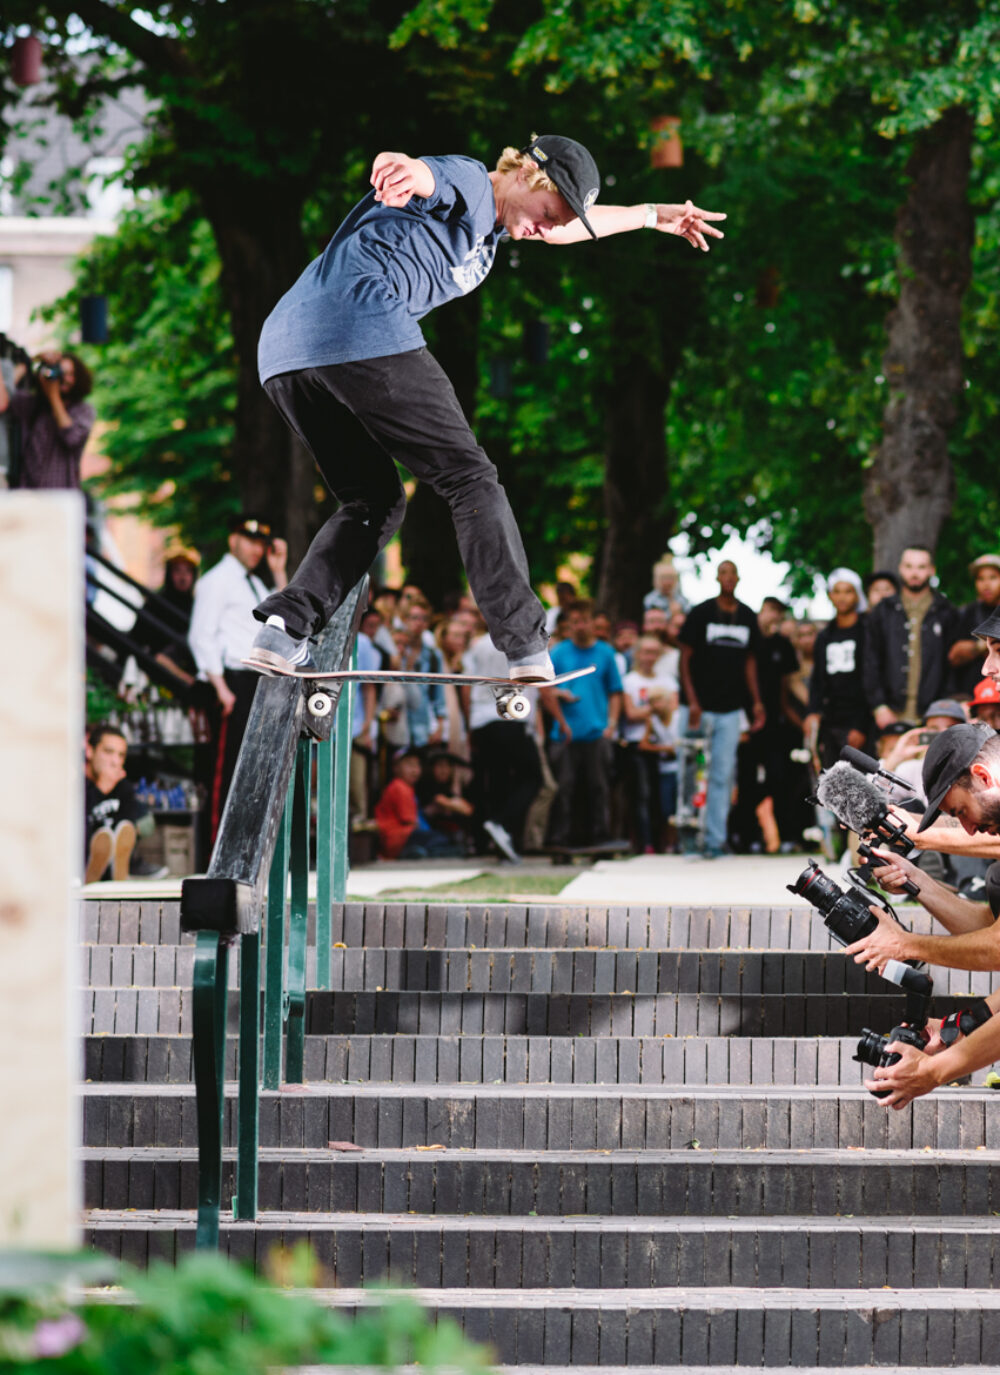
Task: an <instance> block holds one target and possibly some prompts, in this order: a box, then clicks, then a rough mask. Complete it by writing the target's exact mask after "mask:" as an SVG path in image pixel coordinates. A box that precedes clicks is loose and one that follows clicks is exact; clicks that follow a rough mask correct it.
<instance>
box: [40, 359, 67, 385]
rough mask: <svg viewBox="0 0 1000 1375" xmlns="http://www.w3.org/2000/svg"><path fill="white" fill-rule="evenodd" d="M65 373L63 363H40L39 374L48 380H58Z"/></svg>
mask: <svg viewBox="0 0 1000 1375" xmlns="http://www.w3.org/2000/svg"><path fill="white" fill-rule="evenodd" d="M62 375H63V370H62V364H61V363H39V365H38V376H39V377H44V378H45V380H46V381H47V382H58V381H59V380H60V378H61V377H62Z"/></svg>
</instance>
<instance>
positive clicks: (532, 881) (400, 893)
mask: <svg viewBox="0 0 1000 1375" xmlns="http://www.w3.org/2000/svg"><path fill="white" fill-rule="evenodd" d="M578 873H579V870H575V871H572V872H569V873H567V872H566V871H565V870H561V871H559V870H556V871H555V872H553V873H551V874H538V873H530V872H529V873H523V872H521V871H520V870H519V869H510V870H506V869H505V870H502V871H491V872H490V873H485V874H474V875H473V876H472V877H471V878H467V879H462V880H460V881H459V882H454V881H453V882H450V883H438V884H434V885H432V886H431V887H429V888H386V889H384V890H383V891H382V892H381V893H379V894H378V896H377V897H376V898H368V899H365V901H368V902H388V901H390V900H391V901H393V902H400V901H406V902H426V901H435V902H440V901H442V900H445V901H455V902H483V901H485V900H489V901H490V902H519V901H522V900H523V899H524V898H526V897H537V898H548V897H554V896H556V895H557V894H559V893H561V892H562V890H563V889H564V888H565V887H566V885H567V883H569V882H570V880H571V879H573V878H575V877H576V876H577V874H578ZM347 887H348V899H349V900H350V898H351V894H350V887H351V883H350V879H348V882H347Z"/></svg>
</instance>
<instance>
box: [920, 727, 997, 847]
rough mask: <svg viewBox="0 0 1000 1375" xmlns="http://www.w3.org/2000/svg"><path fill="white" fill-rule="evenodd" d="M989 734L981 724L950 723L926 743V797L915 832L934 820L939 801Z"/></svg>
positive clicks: (924, 775)
mask: <svg viewBox="0 0 1000 1375" xmlns="http://www.w3.org/2000/svg"><path fill="white" fill-rule="evenodd" d="M992 734H993V732H992V731H990V732H986V731H984V730H983V727H982V725H981V724H980V725H973V724H972V723H971V722H969V723H967V724H966V725H964V726H951V727H949V729H948V730H943V731H941V732H940V733H939V734H937V735H935V737H934V739H933V740H932V741H931V743H930V744H929V745H928V746H927V753H926V754H925V755H924V765H923V769H922V771H921V777H922V779H923V784H924V792H925V794H926V796H927V810H926V811H925V812H924V814H923V816H922V817H921V818H920V825H919V826H918V827H917V830H918V831H926V830H927V827H928V826H930V825H932V824H933V823H934V822H935V821H936V820H937V814H938V812H939V811H940V810H941V803H942V802H943V801H944V799H945V797H946V795H947V794H948V792H949V790H950V789H951V788H953V787H954V786H955V782H956V780H957V779H959V778H961V777H962V775H963V774H964V773H966V772H967V770H968V768H969V765H970V764H971V763H972V761H973V760H974V759H975V757H976V755H977V754H978V753H979V751H980V750H981V749H982V748H983V746H984V745H985V744H986V741H987V740H988V739H989V738H990V736H991V735H992Z"/></svg>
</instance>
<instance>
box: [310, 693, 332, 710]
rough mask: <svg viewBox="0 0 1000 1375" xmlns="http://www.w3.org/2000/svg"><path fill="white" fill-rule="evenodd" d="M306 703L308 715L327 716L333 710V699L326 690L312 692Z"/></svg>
mask: <svg viewBox="0 0 1000 1375" xmlns="http://www.w3.org/2000/svg"><path fill="white" fill-rule="evenodd" d="M306 705H307V706H308V708H309V715H310V716H329V715H330V712H331V711H332V710H333V700H332V698H331V697H330V695H329V694H328V693H326V692H314V693H313V694H312V696H311V697H310V698H309V701H308V702H307V703H306Z"/></svg>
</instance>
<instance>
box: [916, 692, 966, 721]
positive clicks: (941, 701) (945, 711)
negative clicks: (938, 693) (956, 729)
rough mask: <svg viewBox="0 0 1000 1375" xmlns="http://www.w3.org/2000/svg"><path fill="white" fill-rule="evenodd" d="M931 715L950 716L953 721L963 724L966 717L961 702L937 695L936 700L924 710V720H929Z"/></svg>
mask: <svg viewBox="0 0 1000 1375" xmlns="http://www.w3.org/2000/svg"><path fill="white" fill-rule="evenodd" d="M932 716H950V717H951V719H952V720H953V721H958V722H961V723H962V724H964V723H965V722H966V721H967V720H968V717H967V716H966V714H965V712H964V711H963V710H962V704H961V702H955V701H953V700H952V698H950V697H939V698H938V699H937V701H936V702H932V703H931V704H930V706H929V707H928V708H927V710H926V711H925V712H924V720H925V721H927V720H929V719H930V718H931V717H932Z"/></svg>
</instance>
